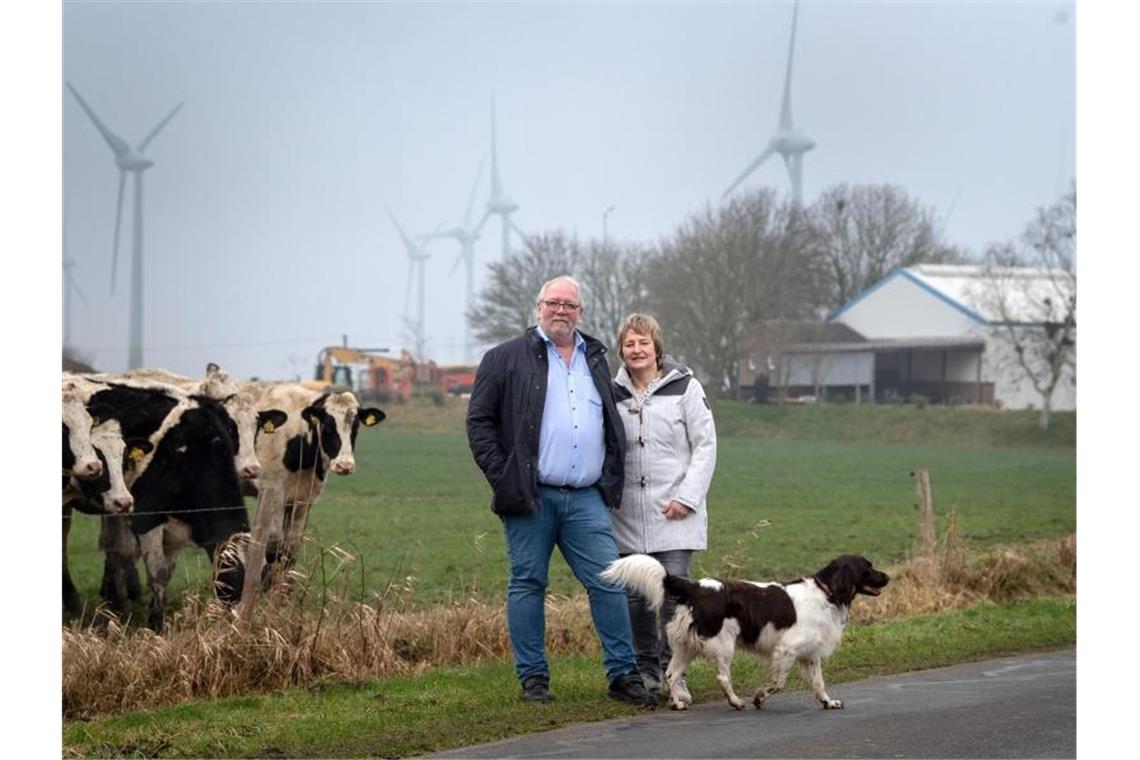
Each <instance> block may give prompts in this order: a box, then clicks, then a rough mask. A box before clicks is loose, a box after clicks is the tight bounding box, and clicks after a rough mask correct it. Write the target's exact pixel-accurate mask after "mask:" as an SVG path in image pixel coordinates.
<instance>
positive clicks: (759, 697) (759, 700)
mask: <svg viewBox="0 0 1140 760" xmlns="http://www.w3.org/2000/svg"><path fill="white" fill-rule="evenodd" d="M767 697H768V695H767V694H764V693H761V692H757V693H756V696H754V697H753V698H752V704H753V705H754V706H755V707H756V709H757V710H763V709H764V700H765V699H766V698H767Z"/></svg>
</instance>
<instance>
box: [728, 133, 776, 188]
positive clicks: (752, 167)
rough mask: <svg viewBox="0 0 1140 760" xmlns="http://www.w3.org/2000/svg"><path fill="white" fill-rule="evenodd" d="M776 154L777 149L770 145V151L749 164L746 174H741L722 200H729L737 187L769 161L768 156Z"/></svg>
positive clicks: (766, 151)
mask: <svg viewBox="0 0 1140 760" xmlns="http://www.w3.org/2000/svg"><path fill="white" fill-rule="evenodd" d="M775 152H776V149H775V148H773V147H772V146H771V145H769V146H768V149H767V150H765V151H764V152H763V153H761V154H760V155H759V156H757V157H756V160H755V161H753V162H752V163H751V164H749V165H748V168H747V169H745V170H744V172H743V173H741V175H740V176H739V177H737V178H736V181H735V182H733V183H732V184H731V185H729V186H728V189H727V190H725V191H724V195H722V196H721V198H722V199H724V198H727V197H728V195H729V193H731V192H732V191H733V190H735V189H736V188H737V187H739V186H740V183H741V182H743V181H744V180H746V179H747V178H748V175H749V174H751V173H752V172H754V171H756V169H757V168H759V166H760V164H762V163H764V162H765V161H766V160H767V159H768V156H770V155H772V154H773V153H775Z"/></svg>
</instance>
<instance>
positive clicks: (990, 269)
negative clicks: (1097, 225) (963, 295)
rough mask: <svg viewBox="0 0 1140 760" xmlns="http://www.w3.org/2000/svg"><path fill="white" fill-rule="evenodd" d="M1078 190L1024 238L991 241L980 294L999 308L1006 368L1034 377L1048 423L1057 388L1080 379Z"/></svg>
mask: <svg viewBox="0 0 1140 760" xmlns="http://www.w3.org/2000/svg"><path fill="white" fill-rule="evenodd" d="M1076 242H1077V191H1076V188H1075V187H1074V188H1072V189H1071V190H1070V191H1069V192H1068V193H1066V194H1065V195H1064V196H1063V197H1062V198H1061V199H1060V200H1059V201H1057V202H1056V203H1054V204H1053V205H1051V206H1049V207H1047V208H1039V209H1038V210H1037V215H1036V218H1035V219H1034V220H1033V221H1032V222H1030V223H1029V225H1028V226H1027V227H1026V229H1025V233H1024V234H1023V235H1022V236H1021V239H1020V240H1019V241H1016V242H1014V243H1005V244H1001V245H995V246H991V247H990V249H989V250H988V251H986V255H985V275H986V276H985V277H984V278H983V279H982V283H981V287H980V292H978V293H975V300H976V301H977V302H978V304H979V305H981V306H982V307H983V308H986V309H988V310H989V311H990V313H991V314H993V315H995V316H996V319H995V320H994V322H993V336H994V340H995V341H996V343H997V347H999V348H1001V349H1005V350H999V351H998V352H997V353H998V355H999V356H1001V357H1004V361H1002V362H1001V363H1000V365H999V367H998V370H999V371H1003V372H1006V373H1009V374H1013V375H1015V376H1018V377H1022V378H1025V379H1027V380H1028V381H1029V382H1030V383H1031V384H1032V385H1033V389H1034V390H1035V391H1036V392H1037V394H1038V395H1040V396H1041V415H1040V418H1039V422H1038V424H1039V425H1040V427H1041V429H1042V430H1048V429H1049V424H1050V420H1051V418H1052V411H1053V394H1054V393H1055V391H1056V390H1057V387H1058V386H1059V385H1060V384H1061V383H1062V382H1070V383H1072V384H1073V385H1074V386H1075V385H1076V382H1077V374H1076V369H1077V273H1076V267H1075V264H1076Z"/></svg>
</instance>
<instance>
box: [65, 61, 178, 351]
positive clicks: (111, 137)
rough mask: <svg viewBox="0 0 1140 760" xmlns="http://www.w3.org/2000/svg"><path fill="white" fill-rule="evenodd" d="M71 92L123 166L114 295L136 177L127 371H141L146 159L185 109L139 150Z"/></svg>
mask: <svg viewBox="0 0 1140 760" xmlns="http://www.w3.org/2000/svg"><path fill="white" fill-rule="evenodd" d="M67 89H69V90H71V94H72V95H74V96H75V99H76V100H77V101H79V105H80V106H81V107H82V108H83V110H84V111H85V112H86V113H87V116H88V117H90V118H91V122H92V123H93V124H94V125H95V128H96V129H98V130H99V134H101V135H102V136H103V139H104V140H105V141H106V142H107V145H108V147H110V148H111V152H112V153H114V154H115V165H116V166H118V167H119V200H118V203H117V204H116V206H115V240H114V243H113V244H112V247H111V293H112V294H114V292H115V272H116V268H117V266H118V259H119V223H120V222H121V221H122V218H123V190H124V188H125V187H126V183H127V172H130V173H132V174H133V175H134V180H135V181H134V212H133V214H132V226H131V317H130V330H129V333H128V353H127V369H137V368H139V367H141V366H142V365H143V320H142V309H143V172H144V171H146V170H147V169H149V168H150V167H152V166H154V162H153V161H151V160H150V159H149V158H147V157H146V155H145V151H146V147H147V146H148V145H150V141H151V140H153V139H154V138H155V136H157V135H158V133H159V131H161V130H162V128H163V127H165V126H166V125H167V123H169V122H170V120H171V119H173V118H174V115H175V114H176V113H178V111H179V109H181V108H182V103H179V104H178V105H176V106H175V107H174V110H172V111H171V112H170V113H168V114H167V115H166V117H165V118H164V119H163V120H162V121H160V122H159V123H158V124H157V125H155V127H154V129H152V130H151V131H150V132H149V133H147V136H146V137H144V138H143V139H142V140H141V141H140V142H139V144H138V145H137V146H136V147H135V148H131V146H130V145H129V144H128V143H127V141H126V140H124V139H123V138H121V137H119V136H118V135H117V134H115V133H114V132H112V131H111V130H110V129H108V128H107V126H106V125H104V124H103V122H102V121H100V120H99V117H98V116H96V115H95V112H94V111H93V110H91V107H90V106H89V105H87V102H86V101H84V100H83V97H82V96H81V95H80V94H79V91H78V90H76V89H75V88H74V87H72V86H71V83H70V82H68V84H67Z"/></svg>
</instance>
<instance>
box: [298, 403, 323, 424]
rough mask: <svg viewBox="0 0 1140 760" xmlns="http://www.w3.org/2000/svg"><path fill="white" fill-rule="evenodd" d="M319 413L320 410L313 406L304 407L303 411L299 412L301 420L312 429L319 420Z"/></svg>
mask: <svg viewBox="0 0 1140 760" xmlns="http://www.w3.org/2000/svg"><path fill="white" fill-rule="evenodd" d="M320 411H321V410H320V409H318V408H317V407H315V406H306V407H305V408H304V409H302V410H301V419H303V420H304V421H305V422H307V423H309V424H310V425H312V426H313V427H316V426H317V422H318V421H319V420H320V416H319V415H320Z"/></svg>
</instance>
